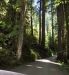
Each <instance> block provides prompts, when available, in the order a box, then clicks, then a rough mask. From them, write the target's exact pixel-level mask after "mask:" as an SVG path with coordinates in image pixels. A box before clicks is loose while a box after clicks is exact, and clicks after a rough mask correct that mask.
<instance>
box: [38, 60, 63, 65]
mask: <svg viewBox="0 0 69 75" xmlns="http://www.w3.org/2000/svg"><path fill="white" fill-rule="evenodd" d="M37 61H39V62H44V63H51V64H55V65H60V66H61V65H62V64H61V63H57V62H53V61H50V60H47V59H41V60H37Z"/></svg>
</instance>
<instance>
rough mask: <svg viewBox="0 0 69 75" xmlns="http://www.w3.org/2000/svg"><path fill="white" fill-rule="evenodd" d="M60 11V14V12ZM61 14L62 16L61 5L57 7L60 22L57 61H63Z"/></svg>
mask: <svg viewBox="0 0 69 75" xmlns="http://www.w3.org/2000/svg"><path fill="white" fill-rule="evenodd" d="M59 11H60V12H59ZM61 14H62V11H61V5H59V6H58V7H57V22H58V55H57V56H58V57H57V59H59V60H61V59H62V58H61V57H62V53H61V51H62V34H61V30H62V27H61V24H62V23H61Z"/></svg>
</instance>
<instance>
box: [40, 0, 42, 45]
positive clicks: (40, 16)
mask: <svg viewBox="0 0 69 75" xmlns="http://www.w3.org/2000/svg"><path fill="white" fill-rule="evenodd" d="M41 23H42V22H41V0H40V9H39V44H40V45H41V27H42V25H41Z"/></svg>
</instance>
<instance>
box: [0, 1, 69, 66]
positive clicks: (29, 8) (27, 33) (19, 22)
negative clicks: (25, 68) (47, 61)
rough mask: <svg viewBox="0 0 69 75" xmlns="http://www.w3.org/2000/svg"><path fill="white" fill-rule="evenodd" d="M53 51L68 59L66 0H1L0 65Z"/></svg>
mask: <svg viewBox="0 0 69 75" xmlns="http://www.w3.org/2000/svg"><path fill="white" fill-rule="evenodd" d="M53 55H57V60H59V61H61V62H64V63H69V0H0V66H7V65H9V66H11V65H14V64H18V63H20V62H28V61H35V60H36V59H41V58H46V57H50V56H53Z"/></svg>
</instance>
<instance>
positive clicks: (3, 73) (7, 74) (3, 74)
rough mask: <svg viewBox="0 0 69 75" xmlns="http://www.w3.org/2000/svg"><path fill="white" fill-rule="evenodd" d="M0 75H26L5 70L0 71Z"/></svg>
mask: <svg viewBox="0 0 69 75" xmlns="http://www.w3.org/2000/svg"><path fill="white" fill-rule="evenodd" d="M0 75H26V74H21V73H17V72H12V71H7V70H0Z"/></svg>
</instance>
